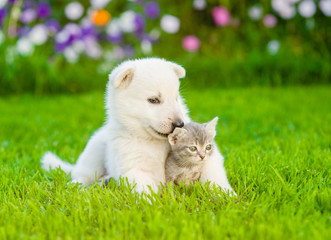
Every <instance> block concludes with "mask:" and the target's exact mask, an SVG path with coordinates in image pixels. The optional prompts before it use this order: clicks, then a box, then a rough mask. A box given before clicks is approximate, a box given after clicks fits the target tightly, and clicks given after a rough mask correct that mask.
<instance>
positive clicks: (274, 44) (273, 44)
mask: <svg viewBox="0 0 331 240" xmlns="http://www.w3.org/2000/svg"><path fill="white" fill-rule="evenodd" d="M279 48H280V43H279V41H278V40H271V41H270V42H268V45H267V49H268V52H269V53H270V55H276V54H277V53H278V50H279Z"/></svg>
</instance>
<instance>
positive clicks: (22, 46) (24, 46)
mask: <svg viewBox="0 0 331 240" xmlns="http://www.w3.org/2000/svg"><path fill="white" fill-rule="evenodd" d="M16 50H17V52H18V53H19V54H21V55H22V56H30V55H31V54H32V53H33V50H34V47H33V44H32V43H31V41H30V40H29V38H27V37H22V38H20V39H18V40H17V42H16Z"/></svg>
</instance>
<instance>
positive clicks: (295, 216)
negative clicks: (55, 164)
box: [0, 0, 331, 240]
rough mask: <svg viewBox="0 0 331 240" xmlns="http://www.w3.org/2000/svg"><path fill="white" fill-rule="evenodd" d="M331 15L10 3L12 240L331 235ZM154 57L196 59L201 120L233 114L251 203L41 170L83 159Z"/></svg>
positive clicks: (188, 6) (2, 37)
mask: <svg viewBox="0 0 331 240" xmlns="http://www.w3.org/2000/svg"><path fill="white" fill-rule="evenodd" d="M330 20H331V0H265V1H255V0H250V1H248V0H236V1H235V0H210V1H206V0H187V1H179V0H176V1H175V0H163V1H151V0H130V1H128V0H112V1H110V0H90V1H88V0H85V1H80V0H77V1H68V0H56V1H50V0H49V1H47V0H42V1H35V0H26V1H23V0H0V166H1V174H0V216H1V217H0V239H38V240H39V239H47V240H50V239H158V240H159V239H176V240H177V239H185V240H186V239H245V240H247V239H254V240H255V239H275V240H279V239H314V240H318V239H323V240H324V239H329V238H330V236H331V228H330V219H331V217H330V216H331V202H330V201H331V188H330V186H331V181H330V176H331V173H330V169H331V154H330V153H331V150H330V143H331V125H330V122H331V111H330V110H331V87H330V82H331V67H330V66H331V52H330V50H331V40H330V39H331V24H330V23H331V21H330ZM143 57H162V58H165V59H167V60H170V61H175V62H177V63H179V64H181V65H183V67H184V68H185V69H186V71H187V76H186V77H185V78H184V79H181V94H182V95H183V96H184V98H185V99H186V103H187V105H188V108H189V109H190V116H191V117H192V119H193V120H195V121H198V122H206V121H209V120H210V119H212V118H214V117H215V116H219V122H218V126H217V135H216V142H217V144H218V146H219V148H220V150H221V152H222V154H223V155H224V158H225V168H226V170H227V174H228V179H229V181H230V183H231V185H232V187H233V189H234V190H235V191H236V193H237V194H238V197H237V198H231V197H229V196H225V195H224V194H223V193H222V192H221V190H220V189H213V190H210V189H209V188H208V187H207V186H206V185H203V184H200V183H197V184H194V185H193V186H192V187H190V188H188V189H186V188H181V187H178V186H175V187H173V188H172V187H170V188H167V189H166V190H165V191H164V192H163V193H162V194H163V195H162V196H160V194H155V195H154V196H153V198H152V199H150V201H146V200H145V199H142V198H141V197H140V196H139V195H138V194H133V193H132V191H131V189H130V188H128V187H123V186H122V185H120V186H118V185H117V184H116V182H115V181H114V182H112V183H111V184H110V186H109V187H107V188H100V187H99V186H98V185H93V186H90V187H89V188H81V187H80V186H78V185H75V184H70V176H66V175H65V174H64V172H62V171H61V170H60V169H58V170H54V171H51V172H50V173H48V172H46V171H44V170H42V169H41V167H40V158H41V156H42V155H43V154H44V153H45V152H46V151H52V152H54V153H55V154H57V155H58V156H59V157H61V158H62V159H64V160H66V161H68V162H70V163H75V162H76V159H77V157H78V156H79V154H80V153H81V152H82V151H83V149H84V147H85V145H86V143H87V141H88V139H89V138H90V137H91V135H92V134H93V133H94V132H95V131H96V130H97V129H98V128H99V127H100V126H102V124H103V122H104V121H105V110H104V91H105V86H106V83H107V81H108V74H109V73H110V71H111V70H112V68H113V67H114V66H116V65H117V64H118V63H120V62H122V61H124V60H126V59H131V58H143ZM151 203H152V204H151Z"/></svg>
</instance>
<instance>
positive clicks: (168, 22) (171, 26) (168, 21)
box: [161, 15, 180, 33]
mask: <svg viewBox="0 0 331 240" xmlns="http://www.w3.org/2000/svg"><path fill="white" fill-rule="evenodd" d="M179 27H180V21H179V19H178V18H177V17H175V16H172V15H164V16H163V17H162V19H161V28H162V30H163V31H165V32H167V33H176V32H178V30H179Z"/></svg>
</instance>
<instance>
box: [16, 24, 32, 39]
mask: <svg viewBox="0 0 331 240" xmlns="http://www.w3.org/2000/svg"><path fill="white" fill-rule="evenodd" d="M29 32H30V28H29V27H27V26H22V27H21V28H19V29H18V36H19V37H20V38H21V37H23V36H26V35H27V34H28V33H29Z"/></svg>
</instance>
